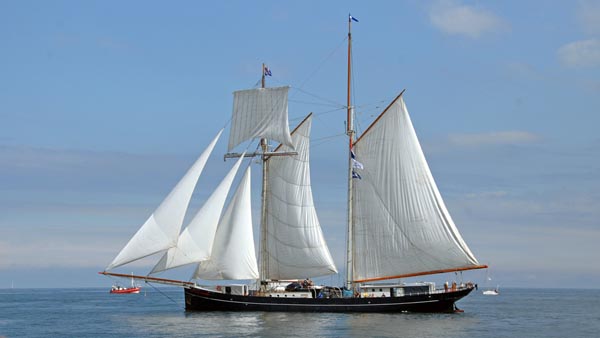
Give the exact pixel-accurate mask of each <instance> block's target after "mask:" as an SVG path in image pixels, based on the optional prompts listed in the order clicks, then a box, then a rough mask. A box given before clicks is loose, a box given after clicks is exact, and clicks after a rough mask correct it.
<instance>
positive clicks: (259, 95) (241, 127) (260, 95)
mask: <svg viewBox="0 0 600 338" xmlns="http://www.w3.org/2000/svg"><path fill="white" fill-rule="evenodd" d="M288 90H289V87H275V88H258V89H249V90H240V91H236V92H234V93H233V96H234V97H233V99H234V100H233V116H232V121H231V132H230V134H229V150H231V149H233V148H234V147H235V146H237V145H238V144H240V143H242V142H244V141H247V140H250V139H253V138H260V137H264V138H267V139H270V140H275V141H277V142H279V143H281V144H285V145H287V146H290V147H291V146H292V140H291V137H290V127H289V124H288Z"/></svg>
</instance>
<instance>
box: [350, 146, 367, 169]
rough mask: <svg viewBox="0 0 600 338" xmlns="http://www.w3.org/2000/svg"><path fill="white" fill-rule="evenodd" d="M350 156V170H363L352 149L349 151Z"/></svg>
mask: <svg viewBox="0 0 600 338" xmlns="http://www.w3.org/2000/svg"><path fill="white" fill-rule="evenodd" d="M350 156H351V157H352V168H354V169H361V170H362V169H364V168H365V166H363V164H362V163H360V162H358V161H357V160H356V155H354V151H353V150H352V149H351V150H350Z"/></svg>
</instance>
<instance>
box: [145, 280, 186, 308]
mask: <svg viewBox="0 0 600 338" xmlns="http://www.w3.org/2000/svg"><path fill="white" fill-rule="evenodd" d="M145 283H146V284H148V285H150V286H151V287H152V288H153V289H154V290H156V291H158V292H159V293H160V294H162V295H163V296H165V297H167V298H168V299H170V300H171V301H172V302H173V303H175V304H177V305H181V304H180V303H179V302H178V301H176V300H175V299H173V298H171V297H169V295H167V294H166V293H164V292H162V291H160V289H159V288H157V287H156V286H154V285H152V283H150V282H148V281H145ZM184 308H185V306H184Z"/></svg>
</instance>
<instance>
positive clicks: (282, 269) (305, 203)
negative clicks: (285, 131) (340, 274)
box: [263, 115, 337, 280]
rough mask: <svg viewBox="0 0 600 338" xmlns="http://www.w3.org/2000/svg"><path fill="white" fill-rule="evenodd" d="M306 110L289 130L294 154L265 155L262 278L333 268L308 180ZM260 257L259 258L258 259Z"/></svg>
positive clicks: (308, 121) (298, 275)
mask: <svg viewBox="0 0 600 338" xmlns="http://www.w3.org/2000/svg"><path fill="white" fill-rule="evenodd" d="M311 118H312V115H309V116H308V117H307V118H306V119H305V120H304V121H303V122H302V123H301V124H300V125H299V126H298V127H297V128H296V130H294V131H293V132H292V142H293V149H292V148H290V147H288V146H281V147H280V149H279V150H281V151H283V152H285V151H292V150H294V149H295V151H297V152H298V155H294V156H278V157H272V158H270V159H269V163H268V166H269V170H268V173H269V174H268V187H269V188H268V189H267V194H268V195H267V201H268V202H267V247H266V249H267V255H268V258H267V269H266V273H267V275H266V276H264V277H265V278H267V279H272V280H281V279H299V278H305V277H307V276H322V275H328V274H332V273H336V272H337V270H336V267H335V264H334V263H333V259H332V258H331V254H330V253H329V249H328V247H327V243H326V242H325V238H324V237H323V232H322V231H321V226H320V224H319V219H318V218H317V213H316V210H315V206H314V203H313V196H312V189H311V185H310V165H309V135H310V129H311V121H312V120H311ZM263 262H264V260H263Z"/></svg>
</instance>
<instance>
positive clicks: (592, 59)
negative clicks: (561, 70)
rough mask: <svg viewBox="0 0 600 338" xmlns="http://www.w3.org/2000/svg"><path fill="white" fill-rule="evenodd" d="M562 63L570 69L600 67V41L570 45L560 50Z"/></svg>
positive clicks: (559, 54)
mask: <svg viewBox="0 0 600 338" xmlns="http://www.w3.org/2000/svg"><path fill="white" fill-rule="evenodd" d="M557 54H558V58H559V60H560V62H561V63H562V64H563V65H565V66H568V67H594V66H600V39H589V40H581V41H575V42H571V43H568V44H566V45H564V46H562V47H560V48H559V49H558V52H557Z"/></svg>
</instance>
